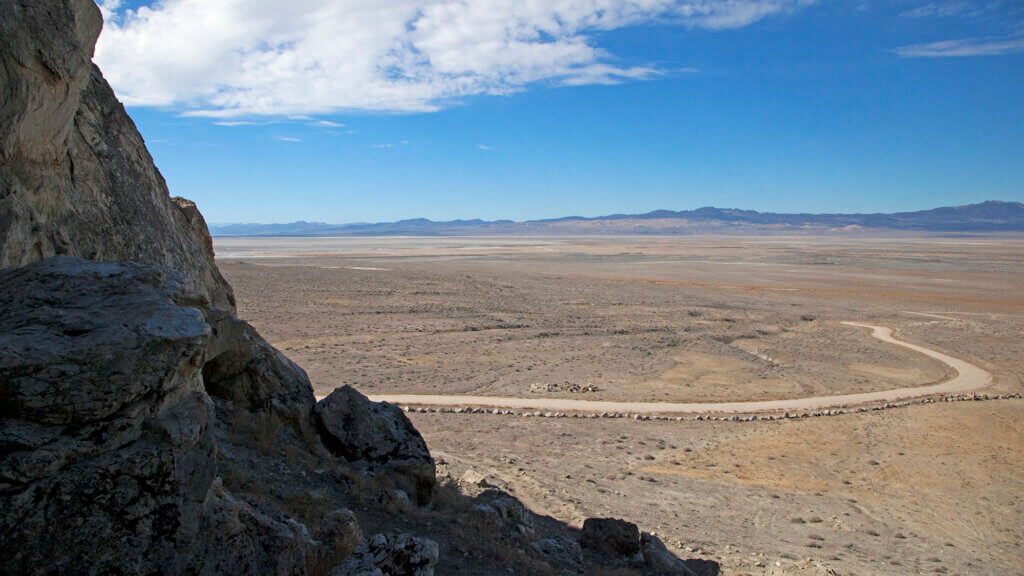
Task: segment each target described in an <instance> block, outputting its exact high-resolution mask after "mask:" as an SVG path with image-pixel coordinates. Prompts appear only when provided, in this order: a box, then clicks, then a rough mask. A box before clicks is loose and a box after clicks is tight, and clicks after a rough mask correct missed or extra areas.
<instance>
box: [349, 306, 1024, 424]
mask: <svg viewBox="0 0 1024 576" xmlns="http://www.w3.org/2000/svg"><path fill="white" fill-rule="evenodd" d="M842 324H845V325H847V326H855V327H858V328H870V329H871V330H872V332H871V335H872V336H874V337H875V338H878V339H879V340H881V341H883V342H887V343H889V344H895V345H896V346H903V347H904V348H910V349H911V350H914V351H916V352H919V353H921V354H924V355H925V356H930V357H932V358H935V359H936V360H938V361H940V362H943V363H944V364H946V365H948V366H949V367H950V368H952V369H953V370H955V371H956V375H955V376H953V377H952V378H949V379H947V380H945V381H942V382H939V383H937V384H930V385H927V386H918V387H913V388H897V389H894V390H884V391H881V392H862V393H858V394H840V395H836V396H815V397H811V398H793V399H787V400H763V401H753V402H704V403H674V402H612V401H600V400H596V401H595V400H575V399H570V398H515V397H502V396H465V395H441V394H371V395H368V397H369V398H370V400H373V401H375V402H389V403H391V404H397V405H401V406H405V407H406V408H407V409H409V410H412V408H411V407H413V406H424V407H426V406H429V407H432V408H436V409H437V410H438V411H445V412H447V411H449V410H448V409H446V408H450V407H457V408H455V410H456V411H459V412H462V411H466V412H477V411H481V412H482V411H483V410H482V408H488V409H494V410H495V413H517V412H509V411H510V410H512V411H519V410H543V411H556V412H554V413H551V412H548V413H544V414H533V415H542V416H550V415H558V416H566V414H565V412H572V413H581V412H582V413H586V412H589V413H591V414H599V415H603V416H612V417H622V416H624V415H630V414H632V415H634V416H639V415H644V414H661V415H665V414H690V415H693V414H701V415H703V414H733V415H735V414H755V413H761V412H787V415H786V416H789V414H788V412H791V411H792V412H797V413H800V412H803V413H804V414H806V415H814V416H818V415H831V414H832V413H833V410H832V409H833V408H835V409H839V410H837V411H836V412H835V413H846V412H851V411H864V408H861V409H858V410H851V409H849V407H851V406H864V405H869V404H879V403H884V405H883V406H876V408H881V407H891V406H892V405H905V404H909V403H916V402H915V401H917V400H920V399H922V398H929V399H930V400H938V399H936V398H932V397H936V396H940V395H941V396H945V397H946V398H945V399H946V400H954V399H956V400H959V399H974V398H975V396H974V395H973V394H972V395H970V396H966V394H967V393H968V392H974V391H975V390H978V389H980V388H983V387H985V386H987V385H988V384H989V383H991V382H992V374H990V373H988V372H986V371H985V370H982V369H981V368H978V367H977V366H975V365H974V364H971V363H969V362H966V361H964V360H960V359H959V358H953V357H952V356H948V355H946V354H943V353H941V352H936V351H935V350H931V349H929V348H925V347H923V346H918V345H916V344H910V343H909V342H903V341H901V340H897V339H895V338H893V337H892V329H891V328H886V327H885V326H874V325H871V324H861V323H858V322H843V323H842ZM1007 396H1009V397H1020V395H1019V394H1016V395H1007ZM985 398H988V397H987V396H986V397H985ZM891 403H896V404H891ZM463 407H471V408H465V409H463ZM822 410H824V411H825V412H813V413H810V414H808V413H809V412H811V411H822ZM488 411H490V410H488ZM526 414H527V415H530V413H526ZM677 419H678V418H677ZM731 419H735V417H733V418H731ZM753 419H756V418H753Z"/></svg>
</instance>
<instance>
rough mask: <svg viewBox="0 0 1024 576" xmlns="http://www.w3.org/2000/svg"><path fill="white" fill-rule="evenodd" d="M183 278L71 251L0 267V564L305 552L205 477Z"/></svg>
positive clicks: (187, 565) (287, 558)
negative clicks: (0, 555) (1, 554)
mask: <svg viewBox="0 0 1024 576" xmlns="http://www.w3.org/2000/svg"><path fill="white" fill-rule="evenodd" d="M186 285H187V282H185V279H184V278H183V277H181V276H180V275H178V274H175V273H173V272H167V271H164V270H161V269H158V268H154V267H151V266H146V265H142V264H136V263H131V262H123V263H113V262H92V261H87V260H82V259H79V258H72V257H55V258H49V259H46V260H42V261H39V262H35V263H32V264H30V265H28V266H24V267H21V268H17V269H11V270H5V271H2V272H0V286H3V290H2V291H0V399H2V414H3V418H2V419H0V509H2V510H4V514H2V515H0V549H2V550H5V551H7V552H8V555H7V556H6V557H5V559H4V566H5V569H4V572H6V573H13V574H44V573H63V574H79V573H124V574H135V573H150V572H153V571H157V570H159V571H163V572H165V573H217V572H220V571H221V570H222V569H225V568H230V567H244V566H254V567H262V568H264V570H263V571H265V572H268V573H271V572H274V571H276V570H274V569H272V567H275V566H282V567H287V568H288V571H294V572H295V573H299V572H301V571H303V570H304V566H305V564H306V563H307V559H306V558H307V557H308V556H311V555H313V554H315V552H316V549H317V547H318V544H316V543H315V542H314V541H313V540H312V539H310V538H309V537H308V536H305V535H304V534H303V533H302V531H299V530H294V529H291V528H289V527H288V526H287V525H286V524H283V523H280V522H277V521H275V520H273V519H271V518H269V517H267V516H265V515H263V514H260V513H259V512H256V511H254V510H253V509H252V508H251V507H250V506H249V505H248V504H245V503H243V502H238V501H236V500H235V499H234V498H232V497H231V496H230V495H229V494H227V493H225V492H224V491H223V490H222V489H221V488H220V486H219V485H215V478H216V475H217V459H216V446H215V441H214V420H215V413H214V405H213V402H212V401H211V400H210V397H209V396H208V395H207V394H206V392H205V391H204V389H203V379H202V366H203V361H204V358H205V354H206V349H207V347H208V345H209V341H210V336H211V331H210V327H209V325H208V324H207V323H206V322H205V321H204V319H203V314H202V311H201V310H200V309H199V308H198V307H197V305H199V304H202V303H203V302H204V299H203V298H202V296H200V295H199V294H196V293H194V292H190V291H189V290H188V289H187V288H186ZM210 527H216V528H217V529H216V530H208V529H207V528H210ZM197 543H203V546H197V545H196V544H197ZM240 543H244V544H246V546H238V544H240ZM270 550H276V551H277V552H275V553H274V554H272V555H271V554H270V553H269V551H270Z"/></svg>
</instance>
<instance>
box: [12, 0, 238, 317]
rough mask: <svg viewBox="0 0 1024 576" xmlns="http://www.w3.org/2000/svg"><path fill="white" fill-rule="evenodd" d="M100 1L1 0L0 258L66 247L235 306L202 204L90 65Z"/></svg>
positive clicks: (25, 259) (17, 261) (37, 255)
mask: <svg viewBox="0 0 1024 576" xmlns="http://www.w3.org/2000/svg"><path fill="white" fill-rule="evenodd" d="M102 24H103V22H102V18H101V16H100V12H99V9H98V8H97V7H96V5H95V4H94V3H93V2H92V0H63V1H43V0H6V1H4V2H0V86H3V90H4V98H3V100H2V103H0V127H2V128H0V267H4V268H6V267H11V266H21V265H24V264H28V263H29V262H33V261H36V260H39V259H42V258H46V257H49V256H54V255H58V254H63V255H69V256H81V257H83V258H88V259H90V260H132V261H135V262H142V263H145V264H152V265H154V266H158V267H161V268H168V269H171V270H175V271H177V272H180V273H182V274H183V275H184V278H185V282H186V283H188V284H190V285H191V288H192V289H194V290H195V291H197V292H200V293H201V294H203V295H204V296H206V297H207V298H208V299H209V301H210V302H211V304H212V305H213V306H214V307H217V308H223V309H225V310H231V311H233V310H234V295H233V294H232V292H231V287H230V286H229V285H228V283H227V282H226V281H225V280H224V278H223V277H222V276H221V274H220V272H219V271H218V270H217V267H216V266H215V265H214V263H213V250H212V243H211V242H210V236H209V233H208V231H207V229H206V224H205V222H204V221H203V219H202V216H201V215H200V214H199V211H198V210H196V208H195V205H194V204H192V203H191V202H188V201H186V200H174V199H172V198H171V197H170V195H169V194H168V191H167V184H166V182H165V181H164V178H163V176H161V175H160V172H159V171H158V170H157V169H156V166H154V164H153V159H152V157H151V156H150V154H149V152H148V151H147V150H146V145H145V142H143V140H142V136H141V135H140V134H139V132H138V130H136V128H135V123H134V122H132V120H131V118H130V117H129V116H128V114H127V113H126V112H125V110H124V107H123V106H122V105H121V103H120V102H118V101H117V98H116V97H115V96H114V92H113V90H111V89H110V86H109V85H108V84H107V82H106V81H105V80H104V79H103V75H102V74H101V73H100V70H99V68H97V67H96V66H95V65H93V64H92V54H93V47H94V45H95V42H96V38H97V37H98V36H99V33H100V28H101V27H102Z"/></svg>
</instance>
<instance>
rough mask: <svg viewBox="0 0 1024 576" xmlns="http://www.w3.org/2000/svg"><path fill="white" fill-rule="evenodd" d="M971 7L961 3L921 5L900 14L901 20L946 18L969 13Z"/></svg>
mask: <svg viewBox="0 0 1024 576" xmlns="http://www.w3.org/2000/svg"><path fill="white" fill-rule="evenodd" d="M970 10H971V6H970V5H969V4H966V3H963V2H944V3H941V4H922V5H920V6H917V7H914V8H911V9H909V10H904V11H903V12H900V17H901V18H948V17H950V16H956V15H958V14H963V13H965V12H969V11H970Z"/></svg>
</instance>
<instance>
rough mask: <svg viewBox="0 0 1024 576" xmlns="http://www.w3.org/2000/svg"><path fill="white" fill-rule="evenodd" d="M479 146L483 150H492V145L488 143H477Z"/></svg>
mask: <svg viewBox="0 0 1024 576" xmlns="http://www.w3.org/2000/svg"><path fill="white" fill-rule="evenodd" d="M477 148H479V149H481V150H490V149H491V147H490V146H488V145H486V144H477Z"/></svg>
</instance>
